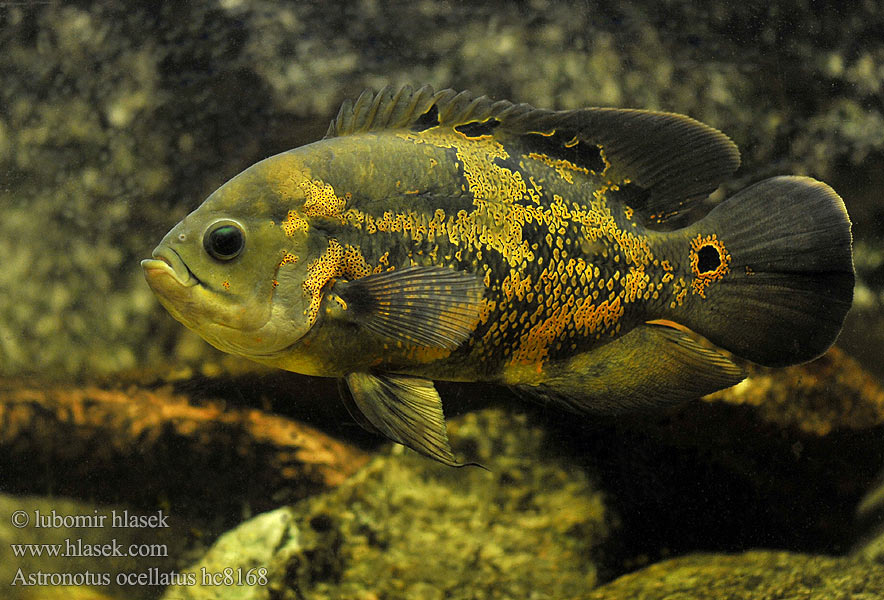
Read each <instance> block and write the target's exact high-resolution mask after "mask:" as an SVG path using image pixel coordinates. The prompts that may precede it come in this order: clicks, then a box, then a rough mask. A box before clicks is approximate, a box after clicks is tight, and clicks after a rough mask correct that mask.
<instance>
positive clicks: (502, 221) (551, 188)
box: [142, 87, 854, 465]
mask: <svg viewBox="0 0 884 600" xmlns="http://www.w3.org/2000/svg"><path fill="white" fill-rule="evenodd" d="M738 165H739V152H738V151H737V148H736V146H735V145H734V144H733V143H732V142H731V141H730V139H728V138H727V137H726V136H725V135H724V134H722V133H720V132H719V131H717V130H715V129H712V128H710V127H708V126H706V125H703V124H702V123H699V122H697V121H695V120H693V119H690V118H688V117H684V116H681V115H676V114H667V113H657V112H648V111H641V110H621V109H611V108H588V109H581V110H566V111H550V110H540V109H535V108H533V107H531V106H529V105H527V104H512V103H510V102H505V101H500V102H495V101H492V100H489V99H488V98H486V97H484V96H483V97H479V98H474V97H472V96H471V95H469V94H468V93H456V92H454V91H452V90H443V91H440V92H434V91H433V90H432V89H431V88H430V87H422V88H420V89H418V90H416V91H415V90H412V89H411V88H410V87H405V88H403V89H401V90H398V91H396V90H392V89H390V88H387V89H384V90H382V91H381V92H380V93H378V94H372V93H369V92H366V93H364V94H362V96H360V97H359V99H358V100H357V101H356V103H355V104H351V103H350V102H346V103H345V104H344V105H343V106H342V107H341V110H340V112H339V113H338V116H337V118H336V119H335V120H334V121H333V122H332V124H331V126H330V127H329V130H328V134H327V135H326V136H325V138H324V139H322V140H320V141H318V142H315V143H313V144H309V145H307V146H304V147H301V148H296V149H294V150H290V151H288V152H284V153H282V154H278V155H276V156H273V157H271V158H268V159H266V160H263V161H261V162H259V163H257V164H255V165H253V166H251V167H249V168H248V169H246V170H245V171H243V172H242V173H240V174H239V175H237V176H236V177H234V178H233V179H231V180H230V181H229V182H227V183H226V184H224V185H223V186H221V187H220V188H219V189H218V190H217V191H215V192H214V193H213V194H212V195H211V196H209V198H208V199H207V200H206V201H205V202H204V203H203V204H202V206H200V207H199V208H197V209H196V210H195V211H194V212H192V213H191V214H190V215H188V216H187V217H186V218H185V219H184V220H182V221H181V222H180V223H178V225H176V226H175V227H174V228H173V229H172V230H171V231H170V232H169V233H168V235H166V237H165V238H164V239H163V240H162V241H161V242H160V244H159V246H157V248H156V249H155V250H154V252H153V258H152V259H149V260H145V261H143V262H142V266H143V268H144V273H145V276H146V278H147V281H148V283H149V284H150V286H151V288H153V290H154V292H155V293H156V295H157V296H158V298H159V299H160V302H161V303H162V304H163V306H165V307H166V308H167V309H168V311H169V312H170V313H171V314H172V315H173V316H174V317H175V318H176V319H178V320H179V321H181V322H182V323H183V324H184V325H186V326H187V327H189V328H191V329H193V330H194V331H196V332H197V333H199V334H200V335H201V336H202V337H204V338H205V339H206V340H207V341H208V342H209V343H211V344H212V345H214V346H216V347H217V348H220V349H221V350H223V351H225V352H230V353H233V354H237V355H241V356H245V357H247V358H250V359H252V360H255V361H258V362H260V363H265V364H268V365H273V366H276V367H279V368H282V369H287V370H290V371H295V372H298V373H304V374H307V375H320V376H326V377H337V378H341V379H343V380H345V381H346V383H347V386H346V387H347V388H348V389H349V392H350V395H349V397H348V398H347V400H348V401H349V402H350V407H351V409H352V408H355V409H356V410H355V411H354V416H355V417H356V418H357V419H358V420H359V421H360V422H361V423H362V424H363V425H365V426H366V427H369V428H370V429H373V430H375V431H378V432H380V433H382V434H384V435H386V436H387V437H389V438H391V439H393V440H395V441H397V442H399V443H402V444H405V445H406V446H409V447H411V448H413V449H415V450H417V451H418V452H421V453H423V454H425V455H427V456H429V457H432V458H434V459H437V460H439V461H441V462H443V463H446V464H449V465H458V464H460V463H458V462H457V461H456V460H455V458H454V456H453V455H452V452H451V449H450V447H449V443H448V438H447V434H446V430H445V419H444V416H443V412H442V404H441V401H440V399H439V395H438V393H437V392H436V389H435V387H434V385H433V380H436V379H439V380H452V381H485V382H493V383H499V384H502V385H506V386H510V387H512V388H514V389H516V390H517V391H519V392H521V393H526V394H528V395H530V396H532V397H535V398H539V399H542V400H544V401H552V402H556V403H558V404H560V405H562V406H564V407H566V408H569V409H571V410H574V411H578V412H612V411H616V410H627V409H637V408H641V407H644V406H649V405H655V404H662V403H671V402H676V401H679V400H684V399H689V398H697V397H699V396H702V395H704V394H708V393H710V392H714V391H716V390H719V389H722V388H725V387H728V386H731V385H734V384H735V383H737V382H739V381H740V380H741V379H743V377H744V376H745V375H744V372H743V370H742V369H741V368H740V367H739V366H738V365H737V364H735V363H734V362H733V360H732V359H731V355H735V356H737V357H740V358H742V359H746V360H748V361H752V362H755V363H758V364H761V365H769V366H784V365H791V364H795V363H800V362H803V361H807V360H810V359H812V358H814V357H816V356H818V355H820V354H821V353H823V352H824V351H825V350H826V349H827V348H829V346H830V345H831V344H832V343H833V342H834V340H835V338H836V337H837V335H838V332H839V331H840V329H841V324H842V321H843V320H844V316H845V314H846V313H847V310H848V309H849V308H850V305H851V301H852V297H853V282H854V272H853V260H852V254H851V233H850V220H849V218H848V216H847V212H846V210H845V207H844V203H843V202H842V201H841V198H839V197H838V195H837V194H836V193H835V192H834V191H832V189H831V188H830V187H828V186H827V185H826V184H824V183H821V182H819V181H815V180H813V179H810V178H807V177H774V178H772V179H767V180H764V181H762V182H760V183H757V184H755V185H753V186H751V187H749V188H748V189H745V190H743V191H741V192H740V193H738V194H736V195H734V196H733V197H731V198H728V199H726V200H724V201H722V202H720V203H718V204H717V205H716V206H714V207H712V206H711V201H710V199H709V198H708V196H709V194H710V193H711V192H712V191H713V190H715V189H716V187H717V186H718V185H719V183H720V182H721V181H722V180H724V179H725V178H727V177H728V176H729V175H731V173H733V171H734V170H735V169H736V168H737V166H738ZM710 208H711V210H710ZM698 336H702V337H703V338H705V340H706V341H708V342H710V343H705V342H703V341H702V340H698ZM713 345H714V347H713ZM715 347H718V348H721V349H723V350H726V351H727V352H728V353H730V354H726V353H723V352H720V351H718V350H717V349H716V348H715ZM345 395H346V394H345Z"/></svg>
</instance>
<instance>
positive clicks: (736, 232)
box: [667, 177, 854, 366]
mask: <svg viewBox="0 0 884 600" xmlns="http://www.w3.org/2000/svg"><path fill="white" fill-rule="evenodd" d="M673 234H674V235H679V236H682V235H684V236H687V239H688V243H689V247H686V248H684V252H687V254H688V257H687V258H688V260H687V261H685V263H683V264H685V266H686V267H687V269H689V271H690V275H689V276H687V277H685V278H684V283H685V285H684V287H683V288H682V289H680V290H678V293H677V294H676V297H675V299H674V301H673V302H672V303H671V304H670V305H669V311H668V312H669V314H668V315H667V318H670V319H672V320H673V321H676V322H679V323H682V324H684V325H685V326H687V327H689V328H691V329H693V330H694V331H696V332H697V333H700V334H701V335H703V336H705V337H706V338H708V339H709V341H711V342H712V343H714V344H716V345H718V346H720V347H721V348H724V349H725V350H728V351H729V352H732V353H733V354H735V355H737V356H739V357H741V358H744V359H747V360H750V361H752V362H755V363H758V364H761V365H766V366H784V365H791V364H796V363H801V362H805V361H808V360H811V359H813V358H815V357H817V356H819V355H820V354H822V353H823V352H825V351H826V350H827V349H828V348H829V347H830V346H831V345H832V343H834V341H835V338H836V337H837V336H838V333H839V332H840V330H841V325H842V323H843V321H844V316H845V315H846V314H847V311H848V309H849V308H850V305H851V302H852V300H853V284H854V271H853V255H852V250H851V233H850V219H849V218H848V216H847V210H846V209H845V207H844V202H843V201H842V200H841V198H840V197H839V196H838V194H836V193H835V192H834V190H832V188H830V187H829V186H827V185H826V184H824V183H821V182H819V181H816V180H814V179H811V178H809V177H774V178H771V179H767V180H764V181H762V182H760V183H757V184H755V185H753V186H752V187H749V188H747V189H745V190H743V191H741V192H739V193H738V194H736V195H734V196H733V197H731V198H729V199H727V200H725V201H724V202H722V203H721V204H720V205H718V206H717V207H715V209H714V210H712V211H711V212H710V213H709V214H708V215H707V216H706V217H705V218H703V219H701V220H700V221H698V222H696V223H694V224H693V225H690V226H689V227H686V228H684V229H681V230H678V231H677V232H673ZM674 278H675V279H677V278H678V277H677V276H675V277H674Z"/></svg>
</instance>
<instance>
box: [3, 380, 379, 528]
mask: <svg viewBox="0 0 884 600" xmlns="http://www.w3.org/2000/svg"><path fill="white" fill-rule="evenodd" d="M366 460H367V455H366V454H365V453H364V452H363V451H362V450H360V449H358V448H356V447H354V446H351V445H348V444H346V443H343V442H340V441H337V440H335V439H333V438H331V437H329V436H328V435H326V434H324V433H322V432H321V431H319V430H317V429H314V428H312V427H310V426H307V425H304V424H302V423H299V422H297V421H294V420H292V419H288V418H286V417H283V416H279V415H274V414H270V413H268V412H264V411H262V410H259V409H256V408H235V407H234V408H231V407H228V406H225V402H224V400H223V399H222V397H218V398H214V399H205V398H203V399H200V400H197V401H194V399H193V398H192V397H191V395H189V394H187V393H182V392H181V391H179V390H176V388H174V387H173V386H172V385H170V384H163V385H160V386H159V387H155V388H151V387H143V386H140V385H136V384H132V385H128V386H126V387H123V388H119V389H115V388H113V387H104V386H98V385H85V386H82V387H75V386H64V385H56V386H46V385H41V384H38V383H34V382H15V381H5V382H0V489H3V490H4V491H9V492H17V493H31V494H47V493H48V494H60V495H66V496H72V497H78V498H86V499H91V500H96V501H114V502H128V503H133V504H136V505H138V504H144V505H150V506H156V504H157V503H158V502H164V503H169V504H172V505H175V504H176V503H178V504H180V505H183V507H182V508H180V510H185V511H188V512H189V511H190V510H191V509H193V510H197V511H200V510H202V509H201V508H200V507H199V506H195V505H194V499H195V498H197V499H203V500H201V502H205V503H206V504H207V506H205V507H203V508H208V505H211V506H212V507H213V508H214V509H216V510H217V509H218V508H219V504H221V505H223V504H225V503H229V504H231V508H232V507H234V506H239V508H240V509H242V508H243V507H247V508H248V509H249V510H262V509H265V508H268V507H270V506H275V505H278V504H280V503H284V502H291V501H294V500H297V499H300V498H303V497H306V496H308V495H311V494H313V493H316V492H318V491H320V490H323V489H327V488H329V487H333V486H336V485H338V484H340V483H341V482H342V481H344V480H345V479H346V478H347V477H348V476H350V475H351V474H352V473H353V472H354V471H356V470H357V469H358V468H359V467H361V466H362V465H363V464H364V463H365V462H366Z"/></svg>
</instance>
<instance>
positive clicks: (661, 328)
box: [514, 324, 746, 413]
mask: <svg viewBox="0 0 884 600" xmlns="http://www.w3.org/2000/svg"><path fill="white" fill-rule="evenodd" d="M745 376H746V374H745V372H744V371H743V369H742V368H741V367H740V366H738V365H737V364H735V363H734V362H733V361H732V360H730V359H729V358H728V357H727V356H725V355H724V354H722V353H721V352H718V351H717V350H715V349H713V348H706V347H704V346H703V345H701V344H700V343H698V342H697V341H695V340H694V339H693V337H692V336H691V335H690V334H689V333H687V332H685V331H680V330H679V329H675V328H672V327H669V326H666V325H661V324H645V325H640V326H638V327H636V328H635V329H633V330H632V331H630V332H629V333H627V334H625V335H624V336H622V337H620V338H617V339H616V340H613V341H611V342H609V343H608V344H605V345H604V346H601V347H599V348H596V349H594V350H591V351H589V352H585V353H583V354H579V355H577V356H575V357H573V358H571V359H570V360H568V361H566V362H565V363H563V364H561V365H560V366H559V367H557V368H551V369H550V372H549V373H548V374H547V375H546V377H545V378H544V380H543V381H541V382H539V383H537V384H536V385H530V384H522V385H518V386H514V387H515V388H516V391H518V392H520V393H524V394H527V395H529V396H533V397H535V398H538V399H541V400H543V401H552V402H556V403H559V404H562V405H564V406H565V407H567V408H569V409H571V410H573V411H576V412H589V413H617V412H625V411H630V410H637V409H642V408H645V407H649V406H654V405H657V406H660V405H667V404H674V403H677V402H680V401H683V400H689V399H693V398H699V397H701V396H705V395H706V394H710V393H712V392H715V391H718V390H720V389H724V388H726V387H730V386H732V385H735V384H736V383H739V382H740V381H741V380H743V378H745Z"/></svg>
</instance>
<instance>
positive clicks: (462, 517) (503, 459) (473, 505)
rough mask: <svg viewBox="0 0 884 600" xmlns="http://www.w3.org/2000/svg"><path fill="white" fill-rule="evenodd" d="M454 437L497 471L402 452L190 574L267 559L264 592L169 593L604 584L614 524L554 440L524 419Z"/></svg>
mask: <svg viewBox="0 0 884 600" xmlns="http://www.w3.org/2000/svg"><path fill="white" fill-rule="evenodd" d="M453 429H454V431H455V436H456V438H457V439H458V440H459V445H458V446H457V447H456V451H457V450H463V449H464V447H465V446H468V447H469V448H470V449H471V451H473V452H476V453H477V454H476V458H477V459H478V460H479V461H480V462H482V463H483V464H484V465H486V466H487V468H488V469H489V470H487V471H486V470H483V469H479V468H476V467H472V468H463V469H451V468H449V467H445V466H443V465H438V464H436V463H433V462H431V461H428V460H426V459H424V458H422V457H420V456H418V455H416V454H415V453H413V452H411V451H407V450H404V449H403V448H401V447H397V448H395V449H393V450H392V451H389V452H385V453H383V454H382V455H380V456H378V457H377V458H376V459H374V460H373V461H372V462H371V463H369V465H368V466H366V467H365V468H364V469H363V470H362V471H360V472H359V473H358V474H357V475H355V476H354V477H352V478H351V479H350V480H348V481H347V482H345V483H344V484H342V485H341V486H340V487H339V488H338V489H336V490H334V491H332V492H330V493H328V494H325V495H321V496H317V497H315V498H311V499H308V500H305V501H304V502H302V503H299V504H297V505H295V506H293V507H290V508H282V509H278V510H277V511H275V512H273V513H268V514H266V515H261V516H259V517H256V518H255V519H254V520H253V521H250V522H247V523H245V524H243V525H240V526H239V527H238V528H237V529H236V530H234V531H233V532H230V533H228V534H226V535H225V536H224V537H222V538H221V539H220V540H219V542H218V543H217V544H216V546H215V548H214V549H213V550H211V551H210V552H209V553H208V554H207V555H206V557H205V558H204V559H203V560H202V561H201V562H200V563H198V564H197V565H195V566H194V567H192V569H193V571H194V572H195V571H199V570H200V569H202V568H205V569H206V570H208V571H217V570H220V569H223V568H224V567H234V568H236V567H238V566H240V565H242V566H243V567H244V568H256V567H258V566H260V564H259V563H261V561H262V560H263V561H264V565H263V566H266V567H267V569H268V573H269V575H268V577H269V583H268V586H267V588H266V589H263V588H262V589H257V588H255V589H253V590H251V591H250V592H248V594H247V595H244V596H236V595H235V594H237V593H239V591H237V590H228V591H224V590H215V589H212V588H201V587H200V586H190V587H182V588H174V589H170V590H168V591H167V593H166V596H165V597H166V598H168V599H169V600H171V599H172V598H185V599H201V598H227V597H243V598H271V597H272V598H278V599H280V600H281V599H288V598H291V599H295V598H299V599H301V598H304V599H319V598H339V599H353V600H355V599H363V598H372V597H376V598H389V599H391V600H392V599H417V598H421V599H423V598H440V599H441V598H452V599H456V598H464V599H466V598H476V599H481V598H489V599H490V598H538V599H543V598H548V599H558V598H568V597H577V596H580V595H581V594H583V593H585V592H586V591H588V590H590V589H592V588H593V587H595V586H596V585H597V584H598V581H599V576H598V571H597V568H596V566H595V564H596V559H597V557H598V546H599V545H600V544H601V543H602V542H603V541H604V539H605V538H606V537H607V535H608V534H609V531H610V525H611V518H612V517H611V516H610V513H609V511H608V510H607V509H606V508H605V505H604V500H603V496H602V494H600V493H599V492H598V491H597V490H596V489H595V487H594V485H593V482H592V480H591V479H590V478H589V477H588V476H587V475H586V474H585V473H584V472H583V471H582V470H580V469H577V468H575V467H574V465H573V463H572V462H571V461H569V460H565V457H563V456H559V455H556V453H555V452H553V451H549V450H545V449H544V448H545V446H547V445H548V442H547V440H546V439H545V434H543V432H542V430H541V429H540V428H538V427H532V426H529V425H527V423H526V422H525V419H524V418H523V417H516V418H509V417H507V416H506V415H504V414H503V413H502V412H501V411H499V410H487V411H482V412H479V413H474V414H470V415H466V416H464V417H462V418H460V419H458V420H457V421H456V422H455V426H454V427H453ZM268 524H273V525H274V527H272V528H270V529H269V530H268ZM255 531H258V533H255ZM247 537H248V538H249V539H251V540H252V541H253V542H252V543H253V544H257V547H255V546H254V545H252V544H249V543H247V542H244V541H243V540H244V539H245V538H247ZM273 540H275V541H273ZM219 548H220V549H219ZM224 548H226V549H228V551H224V550H223V549H224ZM262 549H263V550H262ZM256 553H258V554H259V555H262V556H263V558H261V559H260V560H257V561H256V560H255V559H254V557H255V556H256ZM268 553H272V556H269V555H268ZM213 594H221V595H217V596H216V595H213ZM223 594H229V595H223Z"/></svg>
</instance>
